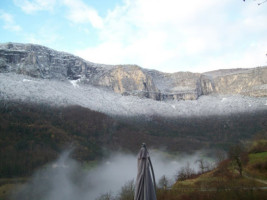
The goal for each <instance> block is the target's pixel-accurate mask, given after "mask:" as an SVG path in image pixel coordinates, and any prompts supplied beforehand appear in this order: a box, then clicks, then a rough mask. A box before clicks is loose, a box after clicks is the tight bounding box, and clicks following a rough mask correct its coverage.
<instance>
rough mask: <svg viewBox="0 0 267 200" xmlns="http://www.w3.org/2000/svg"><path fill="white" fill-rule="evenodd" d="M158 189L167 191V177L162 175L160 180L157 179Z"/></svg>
mask: <svg viewBox="0 0 267 200" xmlns="http://www.w3.org/2000/svg"><path fill="white" fill-rule="evenodd" d="M158 186H159V188H163V189H164V190H166V189H167V187H168V186H169V180H168V179H167V177H166V176H165V175H163V176H162V177H161V178H160V179H159V183H158Z"/></svg>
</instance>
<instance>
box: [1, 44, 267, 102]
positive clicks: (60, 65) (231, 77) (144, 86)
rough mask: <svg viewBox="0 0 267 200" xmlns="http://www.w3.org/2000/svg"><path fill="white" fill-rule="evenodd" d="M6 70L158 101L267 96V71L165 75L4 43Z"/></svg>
mask: <svg viewBox="0 0 267 200" xmlns="http://www.w3.org/2000/svg"><path fill="white" fill-rule="evenodd" d="M0 72H2V73H8V72H13V73H17V74H23V75H27V76H30V77H33V78H41V79H48V80H61V81H66V80H69V81H73V82H79V83H80V84H83V85H90V86H94V87H100V88H107V89H109V90H111V91H114V92H115V93H119V94H123V95H134V96H139V97H146V98H151V99H154V100H159V101H162V100H196V99H198V98H199V97H200V96H203V95H209V94H219V95H225V94H231V95H236V94H240V95H245V96H253V97H254V96H256V97H266V96H267V78H266V77H267V67H257V68H253V69H230V70H218V71H212V72H207V73H202V74H200V73H191V72H177V73H163V72H159V71H156V70H147V69H143V68H141V67H139V66H137V65H101V64H95V63H92V62H88V61H85V60H83V59H81V58H79V57H77V56H74V55H71V54H68V53H65V52H58V51H55V50H52V49H49V48H47V47H44V46H40V45H33V44H18V43H6V44H1V45H0Z"/></svg>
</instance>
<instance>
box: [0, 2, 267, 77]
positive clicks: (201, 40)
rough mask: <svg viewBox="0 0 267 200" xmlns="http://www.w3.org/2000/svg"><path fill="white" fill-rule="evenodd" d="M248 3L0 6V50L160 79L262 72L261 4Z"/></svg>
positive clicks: (264, 32) (264, 20) (266, 14)
mask: <svg viewBox="0 0 267 200" xmlns="http://www.w3.org/2000/svg"><path fill="white" fill-rule="evenodd" d="M258 2H261V1H257V0H256V1H254V0H247V1H246V2H243V0H188V1H182V0H0V33H1V36H0V42H1V43H3V42H20V43H36V44H41V45H45V46H47V47H50V48H53V49H56V50H59V51H66V52H70V53H73V54H75V55H78V56H81V57H82V58H84V59H86V60H88V61H91V62H96V63H104V64H137V65H139V66H141V67H144V68H151V69H157V70H160V71H164V72H176V71H192V72H204V71H209V70H215V69H221V68H236V67H256V66H264V65H267V56H266V54H267V3H263V4H262V5H260V6H258V4H257V3H258Z"/></svg>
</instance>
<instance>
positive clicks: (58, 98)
mask: <svg viewBox="0 0 267 200" xmlns="http://www.w3.org/2000/svg"><path fill="white" fill-rule="evenodd" d="M23 80H30V81H26V82H25V81H23ZM0 99H2V100H20V101H27V102H33V103H48V104H52V105H61V106H65V105H80V106H83V107H86V108H89V109H92V110H95V111H99V112H103V113H106V114H109V115H119V116H140V115H143V116H153V115H158V116H164V117H179V116H180V117H190V116H209V115H228V114H231V113H238V112H256V111H258V110H267V106H266V98H264V97H260V98H259V97H258V98H254V97H245V96H240V95H234V96H232V95H231V96H220V95H212V96H211V95H210V96H202V97H200V98H199V99H198V100H194V101H154V100H152V99H147V98H139V97H135V96H122V95H120V94H117V93H114V92H111V91H109V90H106V89H104V88H96V87H93V86H88V85H83V84H81V85H79V87H73V85H72V84H71V83H70V82H64V81H56V80H46V79H37V78H32V77H28V76H25V75H18V74H14V73H0Z"/></svg>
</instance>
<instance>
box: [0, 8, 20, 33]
mask: <svg viewBox="0 0 267 200" xmlns="http://www.w3.org/2000/svg"><path fill="white" fill-rule="evenodd" d="M0 19H2V20H3V21H4V26H3V28H4V29H7V30H10V31H16V32H18V31H21V30H22V29H21V27H20V26H19V25H17V24H16V22H15V21H14V17H13V15H11V14H9V13H6V12H4V11H1V10H0Z"/></svg>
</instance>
